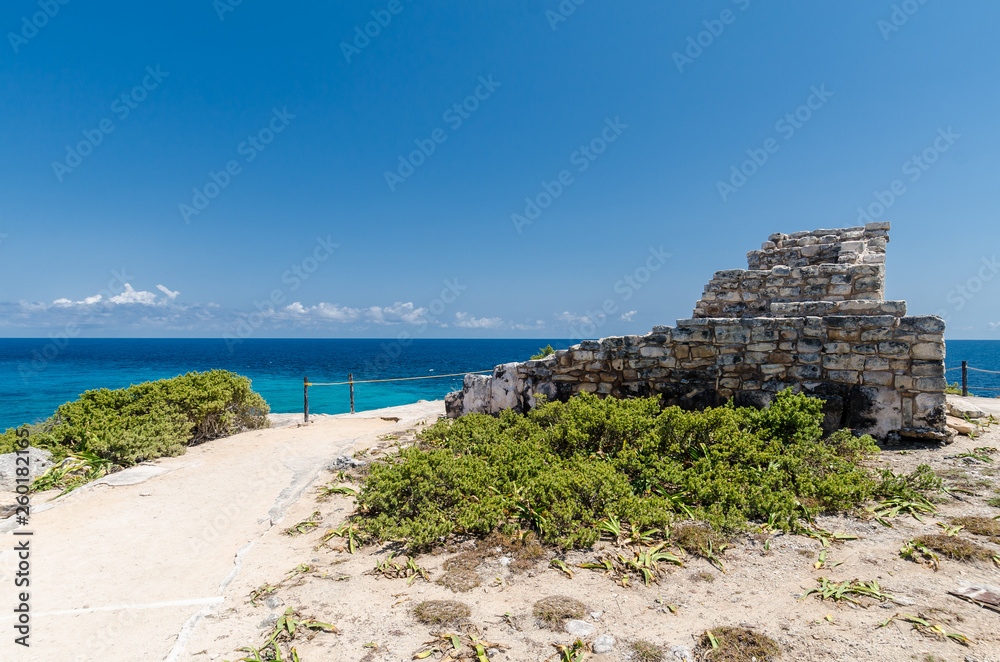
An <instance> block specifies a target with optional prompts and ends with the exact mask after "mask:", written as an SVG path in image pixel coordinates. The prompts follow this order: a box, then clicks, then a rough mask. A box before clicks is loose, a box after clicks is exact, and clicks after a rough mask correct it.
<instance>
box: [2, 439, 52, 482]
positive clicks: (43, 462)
mask: <svg viewBox="0 0 1000 662" xmlns="http://www.w3.org/2000/svg"><path fill="white" fill-rule="evenodd" d="M17 457H18V455H17V453H5V454H4V455H0V491H4V492H13V491H14V490H16V489H17V467H18V464H17ZM51 458H52V453H50V452H49V451H47V450H44V449H41V448H35V447H33V446H29V447H28V464H29V467H30V468H29V471H30V475H29V476H28V478H31V479H32V480H34V479H35V478H38V477H39V476H41V475H42V474H43V473H45V472H46V471H48V469H49V467H51V466H52V459H51ZM20 466H21V467H24V464H23V463H22V464H21V465H20Z"/></svg>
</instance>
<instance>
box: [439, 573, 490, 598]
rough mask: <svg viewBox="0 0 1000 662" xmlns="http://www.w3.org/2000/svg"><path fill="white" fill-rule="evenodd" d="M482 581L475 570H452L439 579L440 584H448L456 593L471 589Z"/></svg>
mask: <svg viewBox="0 0 1000 662" xmlns="http://www.w3.org/2000/svg"><path fill="white" fill-rule="evenodd" d="M481 583H482V579H480V577H479V575H478V574H477V573H476V572H475V571H474V570H452V571H451V572H447V573H445V574H444V576H442V577H441V579H439V580H438V584H443V585H444V586H447V587H448V588H450V589H451V590H452V591H454V592H455V593H465V592H466V591H471V590H472V589H474V588H476V587H477V586H479V585H480V584H481Z"/></svg>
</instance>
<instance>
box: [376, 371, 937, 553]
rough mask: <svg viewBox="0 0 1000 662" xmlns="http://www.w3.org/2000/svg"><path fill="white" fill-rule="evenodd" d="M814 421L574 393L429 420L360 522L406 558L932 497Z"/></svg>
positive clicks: (798, 400)
mask: <svg viewBox="0 0 1000 662" xmlns="http://www.w3.org/2000/svg"><path fill="white" fill-rule="evenodd" d="M822 418H823V414H822V403H821V402H820V401H818V400H816V399H812V398H809V397H806V396H804V395H801V394H793V393H791V391H785V392H783V393H779V394H778V395H777V396H776V397H775V399H774V402H773V403H772V405H771V406H770V407H769V408H768V409H766V410H758V409H753V408H737V407H735V406H731V405H727V406H724V407H719V408H716V409H707V410H705V411H702V412H689V411H683V410H681V409H678V408H676V407H668V408H666V409H661V407H660V403H659V401H658V399H656V398H637V399H629V400H618V399H614V398H606V399H600V398H597V397H595V396H592V395H587V394H582V395H580V396H577V397H574V398H571V399H570V400H569V401H568V402H566V403H561V402H550V403H545V404H543V405H541V406H540V407H538V408H536V409H535V410H533V411H531V412H529V413H528V414H526V415H518V414H514V413H511V412H509V411H507V412H504V413H502V414H501V415H500V416H497V417H492V416H485V415H481V414H471V415H468V416H464V417H462V418H459V419H457V420H454V421H439V422H438V423H437V424H435V425H433V426H431V427H430V428H428V429H427V430H426V431H425V432H424V433H423V434H422V437H421V438H422V441H423V444H422V445H421V447H420V448H417V447H411V448H408V449H406V450H404V451H402V452H401V453H399V454H398V455H397V456H394V457H393V458H391V460H390V461H388V462H387V463H384V464H376V465H374V466H372V467H371V471H370V474H369V476H368V478H367V479H366V482H365V484H364V487H363V489H362V491H361V494H360V496H359V500H358V503H359V506H360V510H359V520H360V522H361V526H362V527H363V528H364V529H365V530H366V531H367V532H368V533H370V534H371V535H372V537H374V538H376V539H383V540H385V539H396V540H405V541H406V542H407V543H408V544H409V546H410V547H411V548H429V547H433V546H434V545H436V544H439V542H440V541H442V540H443V539H445V538H446V537H447V536H448V535H449V534H451V533H463V534H473V535H479V536H482V535H486V534H489V533H491V532H493V531H501V532H503V533H507V534H510V533H514V532H516V531H518V530H520V529H523V528H527V529H531V530H534V531H537V533H538V535H539V538H540V539H541V540H542V541H544V542H547V543H554V544H557V545H560V546H562V547H567V548H569V547H584V546H588V545H590V544H592V543H593V542H595V541H596V540H597V538H598V537H599V535H600V534H599V530H598V528H597V524H598V523H599V522H600V520H602V519H604V518H606V517H609V516H612V515H613V516H614V517H616V518H617V519H619V520H621V521H623V522H627V523H628V525H630V526H631V527H632V528H633V529H642V530H647V529H651V528H658V529H666V528H668V527H669V526H670V525H671V524H672V523H673V522H674V521H676V520H678V519H699V520H703V521H706V522H708V523H710V524H711V525H712V526H714V527H715V528H717V529H720V530H739V529H741V528H743V527H745V525H746V522H747V520H748V519H753V520H763V521H771V522H772V523H774V524H776V525H779V526H783V527H785V528H794V527H796V526H798V520H799V519H800V518H803V517H810V516H812V515H813V514H816V513H818V512H838V511H845V510H849V509H851V508H854V507H856V506H858V505H859V504H861V503H863V502H865V501H867V500H869V499H871V498H873V497H874V496H876V495H883V494H886V493H896V492H905V491H908V490H920V489H930V488H931V487H933V484H932V481H930V480H929V479H928V477H927V476H926V475H925V473H924V472H922V471H918V472H915V473H914V474H913V475H911V476H908V477H899V476H895V475H894V474H892V473H891V472H885V473H881V474H880V473H879V472H877V471H875V470H873V469H871V468H869V467H867V466H865V463H864V462H865V459H866V458H868V457H870V456H872V455H874V454H876V453H877V452H878V447H877V446H876V445H875V442H874V440H873V439H872V438H871V437H869V436H863V437H855V436H853V435H852V434H851V433H850V432H849V431H841V432H838V433H836V434H833V435H831V436H829V437H828V438H826V439H824V438H822V428H821V422H822Z"/></svg>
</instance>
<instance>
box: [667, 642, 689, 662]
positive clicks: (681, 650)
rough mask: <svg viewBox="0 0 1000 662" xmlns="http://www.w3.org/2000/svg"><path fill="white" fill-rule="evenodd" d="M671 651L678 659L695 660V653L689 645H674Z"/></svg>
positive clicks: (686, 661) (685, 661)
mask: <svg viewBox="0 0 1000 662" xmlns="http://www.w3.org/2000/svg"><path fill="white" fill-rule="evenodd" d="M670 652H671V653H672V654H673V656H674V657H676V658H677V659H678V660H683V661H684V662H694V653H692V652H691V649H690V648H688V647H687V646H674V647H673V648H671V649H670Z"/></svg>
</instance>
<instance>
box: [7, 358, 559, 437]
mask: <svg viewBox="0 0 1000 662" xmlns="http://www.w3.org/2000/svg"><path fill="white" fill-rule="evenodd" d="M548 343H551V344H552V346H553V347H555V348H557V349H558V348H563V347H568V346H569V345H570V344H571V343H570V341H568V340H556V339H543V340H412V341H410V343H409V344H408V345H407V346H406V347H403V346H401V345H400V344H399V343H398V342H396V341H394V340H367V339H364V340H359V339H320V340H298V339H296V340H287V339H280V340H271V339H259V340H246V341H244V342H243V343H241V344H239V345H235V346H234V347H233V351H232V352H230V350H229V347H228V346H227V345H226V343H225V342H224V341H222V340H215V339H170V340H163V339H128V340H119V339H75V340H72V341H70V342H68V343H66V344H65V346H64V347H57V346H56V345H55V344H54V343H53V341H51V340H49V339H9V338H4V339H0V430H3V429H6V428H8V427H13V426H16V425H21V424H23V423H32V422H36V421H38V420H40V419H44V418H46V417H48V416H50V415H51V414H52V412H53V411H54V410H55V408H56V407H58V406H59V405H61V404H63V403H64V402H67V401H70V400H75V399H76V398H77V397H78V396H79V394H80V393H82V392H83V391H86V390H88V389H95V388H124V387H126V386H129V385H130V384H138V383H140V382H144V381H149V380H152V379H164V378H168V377H176V376H177V375H180V374H183V373H185V372H190V371H192V370H197V371H204V370H211V369H214V368H221V369H225V370H231V371H233V372H236V373H239V374H241V375H245V376H247V377H249V378H250V379H251V380H253V388H254V390H256V391H257V392H259V393H260V394H261V395H263V396H264V399H265V400H267V402H268V404H270V406H271V411H273V412H276V413H287V412H300V411H302V378H303V377H305V376H308V377H309V380H310V381H311V382H340V381H346V380H347V375H348V373H353V374H354V379H355V380H364V379H385V378H390V377H426V376H430V375H434V374H439V375H444V374H450V373H458V372H469V371H478V370H489V369H492V368H493V366H495V365H497V364H500V363H507V362H510V361H521V360H525V359H527V358H528V357H530V356H531V355H532V354H534V353H536V352H537V351H538V348H539V347H544V346H545V345H546V344H548ZM49 357H51V358H49ZM461 387H462V378H461V377H451V378H444V379H421V380H414V381H404V382H383V383H374V384H357V385H356V386H355V391H354V397H355V408H356V410H357V411H364V410H366V409H377V408H379V407H391V406H395V405H404V404H409V403H413V402H416V401H417V400H437V399H441V398H443V397H444V396H445V395H446V394H447V393H448V392H449V391H454V390H457V389H460V388H461ZM309 410H310V411H311V412H313V413H325V414H340V413H344V412H348V411H350V398H349V391H348V387H347V386H313V387H311V388H310V389H309Z"/></svg>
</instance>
